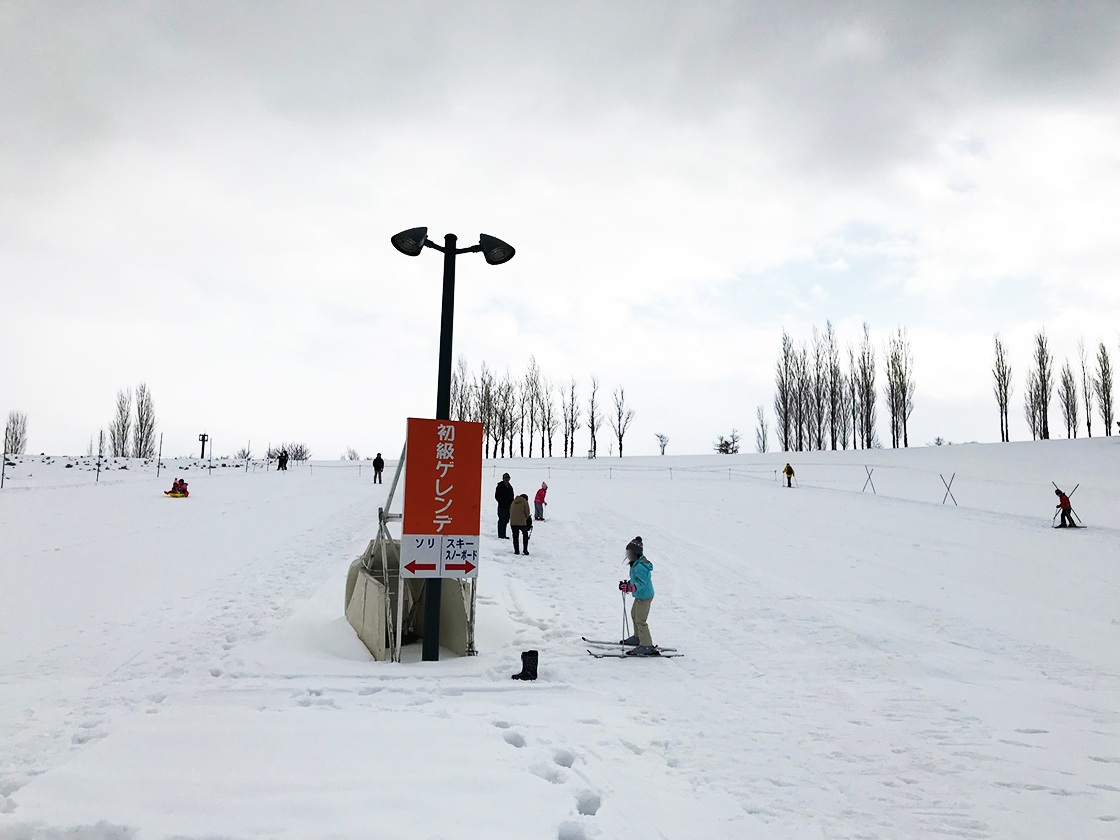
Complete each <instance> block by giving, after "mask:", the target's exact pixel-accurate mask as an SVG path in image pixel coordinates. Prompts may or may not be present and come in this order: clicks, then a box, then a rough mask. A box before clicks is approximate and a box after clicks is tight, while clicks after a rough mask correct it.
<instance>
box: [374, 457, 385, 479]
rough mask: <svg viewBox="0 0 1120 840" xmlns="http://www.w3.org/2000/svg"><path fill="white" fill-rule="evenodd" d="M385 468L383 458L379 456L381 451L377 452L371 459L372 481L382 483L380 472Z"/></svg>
mask: <svg viewBox="0 0 1120 840" xmlns="http://www.w3.org/2000/svg"><path fill="white" fill-rule="evenodd" d="M384 470H385V459H384V458H382V457H381V453H380V452H378V453H377V457H376V458H374V459H373V483H374V484H382V483H383V482H382V480H381V473H382V472H383V471H384Z"/></svg>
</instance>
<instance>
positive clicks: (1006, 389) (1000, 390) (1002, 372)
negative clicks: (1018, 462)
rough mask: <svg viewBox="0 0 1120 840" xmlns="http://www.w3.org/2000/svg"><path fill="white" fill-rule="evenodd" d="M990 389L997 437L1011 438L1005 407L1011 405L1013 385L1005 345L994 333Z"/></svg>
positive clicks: (1006, 439) (1004, 441)
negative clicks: (994, 404) (992, 392)
mask: <svg viewBox="0 0 1120 840" xmlns="http://www.w3.org/2000/svg"><path fill="white" fill-rule="evenodd" d="M992 380H993V382H992V390H993V391H994V392H995V395H996V405H997V406H998V407H999V439H1000V441H1001V442H1002V443H1007V442H1008V441H1009V440H1011V429H1010V426H1009V424H1008V421H1007V409H1008V406H1010V405H1011V394H1012V392H1013V391H1014V390H1015V386H1014V385H1013V384H1012V382H1011V362H1009V361H1008V359H1007V347H1006V346H1005V345H1004V343H1003V339H1002V338H1000V337H999V333H996V358H995V362H993V364H992Z"/></svg>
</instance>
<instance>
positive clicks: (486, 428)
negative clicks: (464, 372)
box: [476, 362, 497, 458]
mask: <svg viewBox="0 0 1120 840" xmlns="http://www.w3.org/2000/svg"><path fill="white" fill-rule="evenodd" d="M494 396H495V394H494V374H493V372H491V370H490V368H489V367H487V365H486V362H483V363H482V364H481V365H480V366H479V369H478V396H477V414H476V416H477V417H478V421H479V422H480V423H482V437H483V440H484V441H485V449H486V457H487V458H490V457H493V455H496V454H497V434H496V431H497V429H496V424H495V420H496V417H497V410H496V408H497V407H496V402H495V399H494Z"/></svg>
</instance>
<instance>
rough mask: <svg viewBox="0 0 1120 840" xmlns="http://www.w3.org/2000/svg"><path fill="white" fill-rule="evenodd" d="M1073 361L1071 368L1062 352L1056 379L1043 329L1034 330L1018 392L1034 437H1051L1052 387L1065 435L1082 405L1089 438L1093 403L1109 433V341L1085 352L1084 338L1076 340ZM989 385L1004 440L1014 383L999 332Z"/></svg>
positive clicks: (1076, 424) (1073, 432) (1072, 433)
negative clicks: (1020, 392) (1074, 361)
mask: <svg viewBox="0 0 1120 840" xmlns="http://www.w3.org/2000/svg"><path fill="white" fill-rule="evenodd" d="M1077 361H1078V367H1077V368H1076V369H1075V368H1074V366H1073V365H1071V364H1070V360H1069V358H1068V357H1067V358H1066V359H1065V361H1064V362H1063V364H1062V367H1061V370H1060V371H1059V372H1058V375H1057V378H1056V379H1055V375H1054V354H1053V353H1052V352H1051V350H1050V339H1049V338H1048V337H1047V335H1046V331H1045V330H1039V331H1038V332H1037V333H1035V336H1034V343H1033V346H1032V348H1031V360H1030V365H1029V366H1028V368H1027V376H1026V382H1025V383H1024V393H1023V414H1024V416H1025V417H1026V420H1027V426H1028V427H1029V428H1030V430H1031V438H1032V439H1033V440H1049V439H1050V403H1051V401H1052V400H1053V399H1054V390H1055V387H1056V388H1057V398H1058V407H1059V408H1060V409H1061V412H1062V422H1063V423H1064V424H1065V427H1066V437H1067V438H1075V437H1077V433H1078V431H1079V429H1080V426H1081V409H1082V407H1084V409H1085V432H1086V433H1087V434H1088V436H1089V437H1092V436H1093V406H1094V403H1095V405H1096V407H1097V411H1098V413H1099V415H1100V418H1101V420H1102V421H1103V423H1104V433H1105V436H1106V437H1108V436H1111V435H1112V423H1113V420H1114V419H1115V418H1114V414H1115V407H1114V405H1113V388H1112V385H1113V368H1112V358H1111V356H1110V355H1109V352H1108V345H1106V344H1105V343H1104V342H1103V341H1101V342H1099V343H1098V345H1097V349H1096V353H1095V354H1094V355H1093V356H1092V357H1090V356H1089V355H1088V354H1087V353H1086V351H1085V340H1084V339H1081V340H1080V341H1078V342H1077ZM992 390H993V392H994V393H995V397H996V406H997V407H998V408H999V429H1000V440H1002V441H1005V442H1006V441H1009V440H1011V432H1010V428H1009V423H1008V411H1009V409H1010V406H1011V396H1012V394H1013V393H1014V391H1015V386H1014V382H1013V374H1012V369H1011V361H1010V359H1009V357H1008V350H1007V345H1006V343H1005V342H1004V340H1003V339H1002V338H1001V337H1000V336H999V334H998V333H997V334H996V336H995V358H994V361H993V363H992Z"/></svg>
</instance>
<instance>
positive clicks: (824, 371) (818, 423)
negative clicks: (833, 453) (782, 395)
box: [806, 327, 828, 450]
mask: <svg viewBox="0 0 1120 840" xmlns="http://www.w3.org/2000/svg"><path fill="white" fill-rule="evenodd" d="M812 346H813V352H812V355H811V356H810V357H809V358H808V362H809V364H808V365H806V367H807V368H808V375H809V434H808V438H809V448H810V449H818V450H819V449H824V448H825V429H826V428H827V427H828V347H827V344H826V340H825V338H824V337H822V336H821V334H820V333H819V332H818V331H817V328H816V327H813V345H812Z"/></svg>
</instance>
